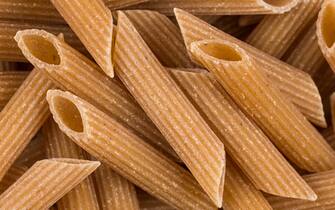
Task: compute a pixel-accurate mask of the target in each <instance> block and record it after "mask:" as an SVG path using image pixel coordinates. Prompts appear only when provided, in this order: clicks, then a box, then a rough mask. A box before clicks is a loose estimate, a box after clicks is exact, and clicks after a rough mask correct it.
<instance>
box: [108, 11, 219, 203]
mask: <svg viewBox="0 0 335 210" xmlns="http://www.w3.org/2000/svg"><path fill="white" fill-rule="evenodd" d="M114 47H115V49H114V60H113V62H114V65H115V71H116V73H117V75H118V76H119V77H120V79H121V80H122V82H123V83H124V84H125V86H126V87H127V88H128V90H129V91H130V92H131V93H132V95H133V96H134V97H135V99H136V100H137V101H138V103H139V104H140V105H141V106H142V108H143V109H144V111H145V112H146V113H147V114H148V116H149V117H150V118H151V120H152V121H153V122H154V123H155V124H156V126H157V127H158V129H159V130H160V131H161V132H162V134H163V136H164V137H165V138H166V140H167V141H168V142H169V143H170V145H171V146H172V148H173V149H174V150H175V151H176V153H177V154H178V156H179V157H180V159H181V160H183V162H184V163H185V164H186V166H187V167H188V169H189V170H190V171H191V173H192V175H193V176H194V177H195V179H196V180H197V181H198V182H199V184H200V186H201V187H202V188H203V189H204V190H205V192H206V193H207V194H208V195H209V197H210V198H211V199H212V201H213V202H214V203H215V204H216V205H217V206H218V207H221V205H222V194H223V185H224V174H225V151H224V146H223V144H222V143H221V141H220V139H219V138H218V137H217V136H216V135H215V134H214V132H213V131H212V130H211V128H210V127H209V126H208V125H207V123H206V122H205V121H204V119H203V118H202V117H201V116H200V114H199V113H198V111H197V110H196V109H195V107H194V106H193V105H192V104H191V103H190V101H189V100H188V99H187V98H186V96H185V95H184V94H183V93H182V91H181V89H180V88H179V87H178V86H177V84H176V83H175V82H174V81H173V79H172V77H171V76H170V75H169V73H168V72H167V71H166V69H165V68H164V67H163V66H162V65H161V64H160V63H159V61H158V60H157V59H156V57H155V56H154V55H153V53H152V52H151V51H150V49H149V47H148V46H147V45H146V44H145V42H144V40H143V39H142V38H141V36H140V34H139V33H138V32H137V31H136V29H135V27H134V26H133V25H132V23H131V21H130V20H129V19H128V18H127V16H126V15H125V14H124V13H123V12H119V13H118V25H117V36H116V40H115V46H114ZM208 163H210V164H208Z"/></svg>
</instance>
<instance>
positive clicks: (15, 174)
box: [0, 165, 28, 194]
mask: <svg viewBox="0 0 335 210" xmlns="http://www.w3.org/2000/svg"><path fill="white" fill-rule="evenodd" d="M27 170H28V168H27V167H25V166H18V165H13V166H12V167H10V169H9V170H8V171H7V173H6V175H5V176H4V177H3V178H2V180H1V181H0V194H2V193H3V192H5V191H6V190H7V189H8V187H9V186H11V185H12V184H13V183H14V182H16V180H18V179H19V178H20V177H21V176H22V175H23V174H24V173H25V172H26V171H27Z"/></svg>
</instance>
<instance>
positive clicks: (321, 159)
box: [191, 40, 335, 200]
mask: <svg viewBox="0 0 335 210" xmlns="http://www.w3.org/2000/svg"><path fill="white" fill-rule="evenodd" d="M191 52H192V54H193V56H196V57H197V59H198V60H199V61H200V62H202V63H203V65H205V66H206V68H207V69H208V70H209V71H211V72H212V73H213V74H214V75H215V77H216V78H217V79H218V81H219V82H220V83H221V85H222V86H223V87H224V88H225V90H226V91H227V92H228V94H229V95H230V96H231V97H232V98H233V99H234V101H235V102H236V103H237V104H238V105H239V107H240V108H241V109H242V110H243V111H244V112H245V113H246V114H248V116H249V117H251V118H252V119H253V120H254V121H255V122H256V123H257V124H258V126H260V128H261V129H262V130H263V131H264V133H266V134H267V136H269V138H270V139H271V141H272V142H273V143H274V144H275V145H276V146H277V148H279V150H280V151H281V152H282V153H283V154H284V155H285V156H286V157H287V158H288V159H290V160H291V161H292V162H294V163H295V164H296V165H297V166H299V167H300V168H302V169H305V170H307V171H310V172H318V171H325V170H330V169H332V168H334V167H335V152H334V151H333V150H332V148H331V147H330V146H329V145H328V144H327V142H326V141H325V140H324V139H323V138H322V136H321V135H320V134H319V133H318V132H317V130H316V129H315V128H314V127H313V126H312V125H311V124H310V123H309V122H308V121H307V120H306V118H305V117H304V116H303V115H302V114H301V113H300V112H299V111H298V110H297V109H296V108H295V107H294V106H293V105H292V104H291V103H289V101H286V100H285V99H284V96H283V95H282V94H281V92H280V91H279V90H278V89H277V88H276V87H275V86H274V85H272V84H271V83H270V82H269V81H268V80H267V78H266V77H265V75H264V74H263V71H261V67H260V66H258V65H256V62H255V60H254V59H253V57H251V56H249V55H248V54H247V52H246V51H245V50H243V49H242V48H241V47H239V46H238V45H237V44H234V43H232V42H229V41H222V40H203V41H199V42H194V43H192V44H191ZM315 198H316V197H314V199H315ZM311 200H313V197H311Z"/></svg>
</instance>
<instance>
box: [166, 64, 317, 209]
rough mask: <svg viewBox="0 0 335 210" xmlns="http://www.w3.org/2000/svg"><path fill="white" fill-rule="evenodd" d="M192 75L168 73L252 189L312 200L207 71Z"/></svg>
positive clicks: (179, 71) (286, 163) (295, 174)
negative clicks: (238, 167)
mask: <svg viewBox="0 0 335 210" xmlns="http://www.w3.org/2000/svg"><path fill="white" fill-rule="evenodd" d="M192 71H193V72H186V71H181V70H171V71H170V73H171V74H172V75H173V77H174V79H175V80H176V81H177V83H178V85H179V86H180V87H181V88H182V90H183V91H184V93H185V94H186V95H187V96H188V98H189V99H190V101H191V102H193V104H195V106H196V107H197V108H198V111H199V112H200V114H202V116H203V118H204V119H205V120H206V121H207V123H208V124H209V125H210V126H211V128H212V129H213V131H214V132H215V133H216V134H217V136H218V137H219V138H220V139H221V140H222V142H223V143H224V145H225V148H226V150H227V153H228V154H229V155H230V157H232V158H233V160H234V161H235V162H236V163H237V164H238V165H239V166H240V168H241V169H242V170H243V171H244V173H245V174H246V175H247V176H248V177H249V178H250V180H251V181H252V182H253V183H254V185H255V186H256V187H257V188H258V189H259V190H262V191H264V192H267V193H270V194H274V195H278V196H283V197H291V198H300V199H312V198H314V197H316V195H315V194H314V192H313V191H312V190H311V189H310V187H309V186H308V185H307V184H306V183H305V182H304V180H303V179H302V178H301V177H300V176H299V174H298V173H297V172H296V171H295V170H294V169H293V168H292V167H291V166H290V164H289V163H288V162H287V161H286V160H285V158H284V157H283V156H282V155H281V154H280V152H279V151H278V150H277V148H276V147H275V146H274V145H272V143H271V141H270V140H269V139H268V138H267V136H266V135H265V134H264V133H263V131H262V130H261V129H260V128H258V127H257V126H256V125H255V124H254V123H253V122H252V121H250V120H249V119H248V117H247V116H245V115H244V114H243V112H242V111H240V109H239V108H238V107H237V105H236V104H235V103H234V102H233V101H232V99H231V98H230V96H229V95H228V94H227V93H226V92H225V90H224V89H223V87H222V86H221V85H220V84H219V83H218V82H217V81H216V80H215V78H214V77H213V75H212V74H210V73H208V72H207V71H201V70H198V71H197V70H192ZM194 71H197V72H194ZM227 176H228V175H227ZM223 198H225V196H223ZM237 209H238V208H237ZM242 209H243V208H242ZM253 209H259V208H253Z"/></svg>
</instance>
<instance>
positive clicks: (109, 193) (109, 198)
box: [93, 165, 140, 210]
mask: <svg viewBox="0 0 335 210" xmlns="http://www.w3.org/2000/svg"><path fill="white" fill-rule="evenodd" d="M93 175H94V178H95V184H96V189H97V195H98V199H99V204H100V209H101V210H123V209H127V210H139V209H140V207H139V203H138V200H137V196H136V190H135V187H134V185H132V184H131V183H130V182H128V181H127V180H126V179H125V178H123V177H122V176H120V175H118V174H117V173H115V172H114V171H112V170H111V169H110V168H109V167H108V166H105V165H102V166H100V167H99V168H98V170H97V171H95V172H94V174H93Z"/></svg>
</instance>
